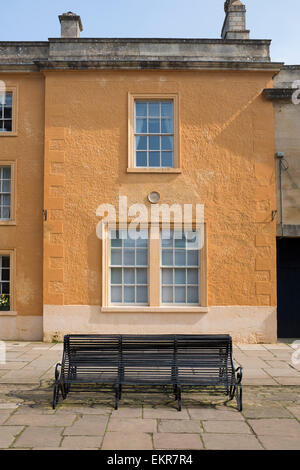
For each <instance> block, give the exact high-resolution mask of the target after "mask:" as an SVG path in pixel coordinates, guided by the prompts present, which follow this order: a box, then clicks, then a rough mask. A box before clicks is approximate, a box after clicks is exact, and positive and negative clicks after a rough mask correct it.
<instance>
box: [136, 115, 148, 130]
mask: <svg viewBox="0 0 300 470" xmlns="http://www.w3.org/2000/svg"><path fill="white" fill-rule="evenodd" d="M135 130H136V133H137V134H146V133H147V119H143V118H138V119H137V120H136V127H135Z"/></svg>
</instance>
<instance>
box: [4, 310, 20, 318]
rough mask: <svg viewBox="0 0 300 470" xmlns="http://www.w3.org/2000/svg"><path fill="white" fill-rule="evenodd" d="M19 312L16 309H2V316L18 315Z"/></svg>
mask: <svg viewBox="0 0 300 470" xmlns="http://www.w3.org/2000/svg"><path fill="white" fill-rule="evenodd" d="M16 316H17V312H15V311H14V310H0V317H16Z"/></svg>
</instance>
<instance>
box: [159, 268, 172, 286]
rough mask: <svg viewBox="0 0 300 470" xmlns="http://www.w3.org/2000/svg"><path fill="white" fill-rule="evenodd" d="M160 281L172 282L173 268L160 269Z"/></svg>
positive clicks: (164, 282)
mask: <svg viewBox="0 0 300 470" xmlns="http://www.w3.org/2000/svg"><path fill="white" fill-rule="evenodd" d="M162 283H163V284H171V285H172V284H173V269H162Z"/></svg>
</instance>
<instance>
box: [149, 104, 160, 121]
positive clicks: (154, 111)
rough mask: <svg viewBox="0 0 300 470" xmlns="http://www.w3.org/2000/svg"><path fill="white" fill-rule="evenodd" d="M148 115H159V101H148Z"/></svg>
mask: <svg viewBox="0 0 300 470" xmlns="http://www.w3.org/2000/svg"><path fill="white" fill-rule="evenodd" d="M149 116H152V117H160V103H159V102H153V103H149Z"/></svg>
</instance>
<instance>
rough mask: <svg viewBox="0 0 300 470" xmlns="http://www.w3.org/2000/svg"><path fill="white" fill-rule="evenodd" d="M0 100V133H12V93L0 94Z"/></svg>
mask: <svg viewBox="0 0 300 470" xmlns="http://www.w3.org/2000/svg"><path fill="white" fill-rule="evenodd" d="M1 98H2V99H1V100H0V132H12V131H13V93H12V92H11V91H9V92H5V93H4V94H1Z"/></svg>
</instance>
